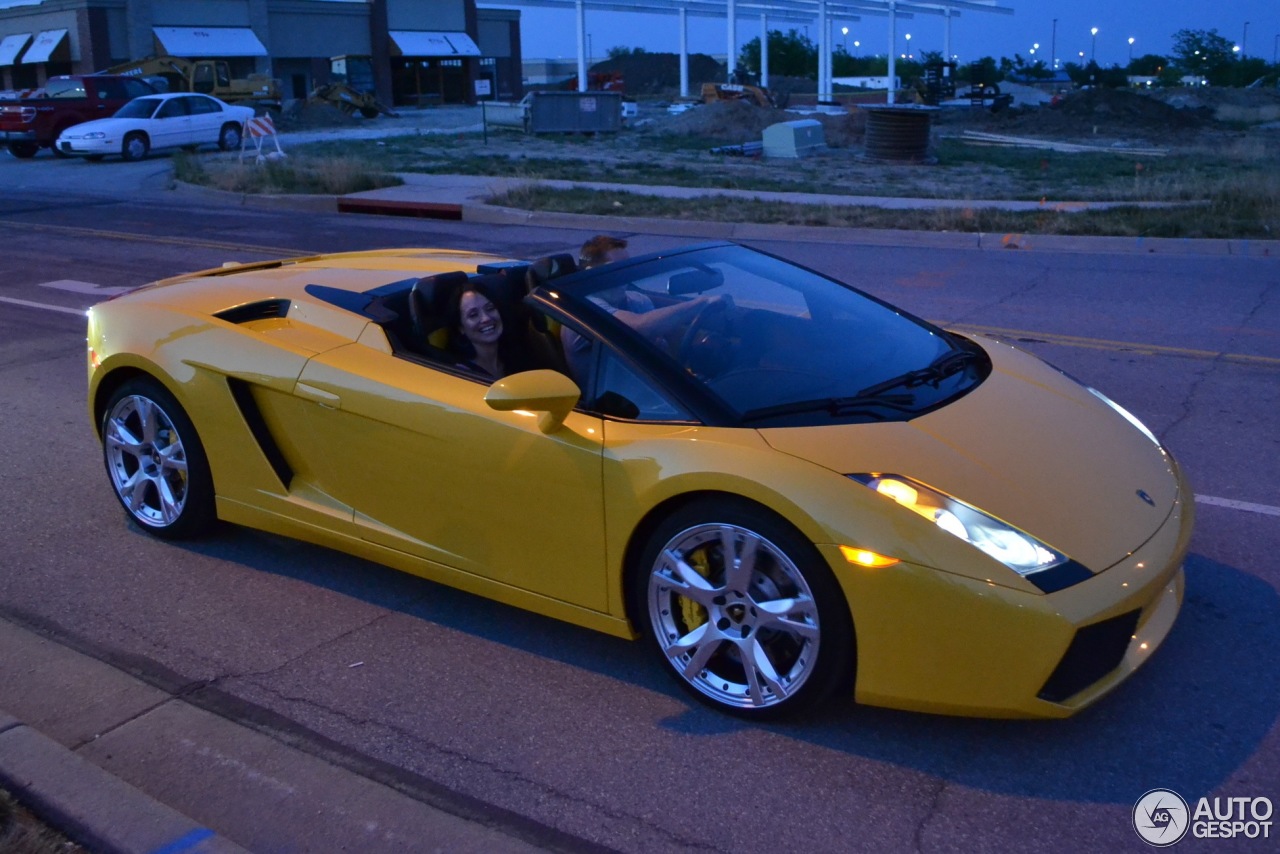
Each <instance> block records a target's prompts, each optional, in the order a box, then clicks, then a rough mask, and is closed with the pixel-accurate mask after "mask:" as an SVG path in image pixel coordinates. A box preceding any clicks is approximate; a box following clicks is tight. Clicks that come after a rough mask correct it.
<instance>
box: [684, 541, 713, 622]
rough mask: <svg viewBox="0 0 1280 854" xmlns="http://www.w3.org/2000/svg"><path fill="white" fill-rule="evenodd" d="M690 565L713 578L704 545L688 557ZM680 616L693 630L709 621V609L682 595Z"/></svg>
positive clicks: (696, 570) (703, 574)
mask: <svg viewBox="0 0 1280 854" xmlns="http://www.w3.org/2000/svg"><path fill="white" fill-rule="evenodd" d="M687 560H688V562H689V566H691V567H693V569H694V571H695V572H697V573H698V574H699V575H701V576H702V577H703V578H706V579H710V578H711V562H710V561H709V560H707V549H706V547H705V546H704V547H702V548H700V549H698V550H697V551H695V552H694V553H693V554H691V555H689V556H688V557H687ZM680 618H681V619H682V620H684V624H685V626H686V627H687V628H688V629H689V630H690V631H692V630H693V629H696V628H697V627H698V626H700V625H702V624H703V623H705V622H706V621H707V609H706V608H704V607H702V606H701V605H699V604H698V603H697V602H695V601H693V600H692V599H690V598H689V597H687V596H681V597H680Z"/></svg>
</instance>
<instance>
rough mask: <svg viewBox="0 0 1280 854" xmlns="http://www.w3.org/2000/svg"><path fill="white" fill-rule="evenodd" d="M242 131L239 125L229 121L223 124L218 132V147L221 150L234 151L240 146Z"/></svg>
mask: <svg viewBox="0 0 1280 854" xmlns="http://www.w3.org/2000/svg"><path fill="white" fill-rule="evenodd" d="M242 133H243V131H242V130H241V128H240V125H237V124H233V123H230V122H228V123H227V124H225V125H223V126H222V130H221V131H220V132H219V133H218V148H221V149H222V150H223V151H235V150H236V149H237V148H239V147H240V141H241V135H242Z"/></svg>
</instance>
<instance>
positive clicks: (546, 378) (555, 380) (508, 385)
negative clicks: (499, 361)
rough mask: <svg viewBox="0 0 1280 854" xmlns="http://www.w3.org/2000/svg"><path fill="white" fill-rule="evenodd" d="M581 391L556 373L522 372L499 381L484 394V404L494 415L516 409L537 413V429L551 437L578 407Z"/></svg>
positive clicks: (543, 371)
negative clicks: (550, 434) (494, 412)
mask: <svg viewBox="0 0 1280 854" xmlns="http://www.w3.org/2000/svg"><path fill="white" fill-rule="evenodd" d="M581 396H582V390H581V389H579V388H578V386H577V384H576V383H575V382H574V381H573V380H571V379H569V378H568V377H566V376H565V375H564V374H562V373H560V372H559V371H550V370H545V369H544V370H538V371H524V372H522V373H519V374H512V375H511V376H509V377H503V378H502V379H500V380H498V381H497V382H496V383H494V384H493V385H491V386H489V391H488V392H486V393H485V396H484V402H485V403H487V404H489V408H490V409H496V410H497V411H498V412H513V411H515V410H517V409H523V410H527V411H529V412H538V413H541V416H540V417H539V418H538V429H539V430H541V431H542V432H543V433H554V432H555V431H556V430H559V429H560V426H561V425H562V424H564V420H565V419H566V418H568V417H569V413H570V412H572V411H573V408H574V407H575V406H577V405H578V398H579V397H581Z"/></svg>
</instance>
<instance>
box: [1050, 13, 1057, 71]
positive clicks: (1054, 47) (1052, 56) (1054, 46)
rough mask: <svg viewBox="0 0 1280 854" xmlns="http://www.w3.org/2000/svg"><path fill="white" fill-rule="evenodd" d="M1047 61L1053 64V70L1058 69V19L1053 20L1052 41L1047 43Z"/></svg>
mask: <svg viewBox="0 0 1280 854" xmlns="http://www.w3.org/2000/svg"><path fill="white" fill-rule="evenodd" d="M1049 54H1050V56H1049V59H1050V60H1051V61H1052V63H1053V68H1054V70H1055V71H1056V70H1057V69H1058V19H1057V18H1054V19H1053V39H1052V40H1050V42H1049Z"/></svg>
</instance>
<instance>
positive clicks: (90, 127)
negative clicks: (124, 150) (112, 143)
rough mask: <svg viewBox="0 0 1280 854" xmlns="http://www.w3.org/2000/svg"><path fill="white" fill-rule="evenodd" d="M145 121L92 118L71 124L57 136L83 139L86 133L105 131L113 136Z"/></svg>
mask: <svg viewBox="0 0 1280 854" xmlns="http://www.w3.org/2000/svg"><path fill="white" fill-rule="evenodd" d="M145 121H146V119H112V118H108V119H94V120H93V121H88V122H81V123H80V124H78V125H72V126H71V127H69V128H67V129H66V130H64V131H63V132H62V133H61V134H59V136H64V137H66V138H67V139H83V138H84V135H85V134H88V133H105V134H106V135H107V136H113V135H116V134H121V133H124V132H125V131H129V130H134V129H135V128H138V127H140V126H141V125H142V124H143V123H144V122H145Z"/></svg>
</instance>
